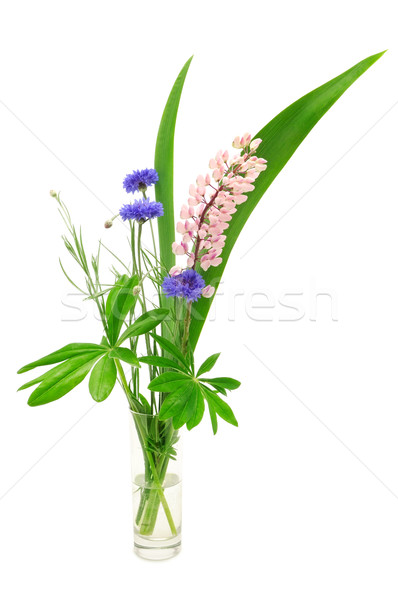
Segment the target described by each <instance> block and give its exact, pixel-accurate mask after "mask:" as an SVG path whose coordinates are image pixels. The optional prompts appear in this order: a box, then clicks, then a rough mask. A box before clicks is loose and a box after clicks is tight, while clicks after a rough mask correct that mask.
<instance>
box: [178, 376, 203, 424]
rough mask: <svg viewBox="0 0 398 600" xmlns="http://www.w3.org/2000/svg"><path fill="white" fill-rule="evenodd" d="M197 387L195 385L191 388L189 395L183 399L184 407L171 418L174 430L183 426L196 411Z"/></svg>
mask: <svg viewBox="0 0 398 600" xmlns="http://www.w3.org/2000/svg"><path fill="white" fill-rule="evenodd" d="M197 387H198V386H197V385H196V384H195V385H192V386H191V388H190V390H189V393H188V394H187V396H186V398H185V403H184V406H183V407H182V408H181V410H180V411H179V412H178V414H176V415H174V417H173V427H174V429H179V428H180V427H182V426H183V425H185V423H186V422H187V421H189V420H190V419H191V417H192V416H193V415H194V413H195V411H196V388H197Z"/></svg>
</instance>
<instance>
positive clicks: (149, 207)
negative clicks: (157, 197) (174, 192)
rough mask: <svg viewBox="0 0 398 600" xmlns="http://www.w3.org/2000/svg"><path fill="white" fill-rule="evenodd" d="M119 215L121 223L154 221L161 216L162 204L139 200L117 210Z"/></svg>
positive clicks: (147, 199) (144, 199) (145, 199)
mask: <svg viewBox="0 0 398 600" xmlns="http://www.w3.org/2000/svg"><path fill="white" fill-rule="evenodd" d="M119 215H120V216H121V217H122V219H123V221H127V220H131V219H133V220H134V221H139V222H141V223H144V221H148V219H155V218H156V217H162V216H163V204H162V203H161V202H151V201H150V199H149V198H139V199H138V200H134V202H133V203H132V204H124V205H123V206H122V208H121V209H120V210H119Z"/></svg>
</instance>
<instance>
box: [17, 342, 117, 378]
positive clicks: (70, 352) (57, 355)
mask: <svg viewBox="0 0 398 600" xmlns="http://www.w3.org/2000/svg"><path fill="white" fill-rule="evenodd" d="M104 351H105V348H103V347H102V346H99V345H98V344H68V345H67V346H64V347H63V348H60V349H59V350H56V351H55V352H51V354H47V356H43V358H39V360H35V361H34V362H31V363H29V364H27V365H25V366H24V367H22V368H21V369H19V371H18V373H26V371H30V370H31V369H34V368H35V367H42V366H45V365H53V364H54V363H59V362H62V361H63V360H66V359H68V358H72V357H73V356H80V355H81V354H89V353H90V352H95V353H96V354H98V353H99V352H104Z"/></svg>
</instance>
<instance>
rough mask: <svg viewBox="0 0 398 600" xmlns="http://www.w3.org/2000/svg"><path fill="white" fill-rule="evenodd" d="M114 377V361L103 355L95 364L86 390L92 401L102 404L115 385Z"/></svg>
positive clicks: (115, 373) (115, 372)
mask: <svg viewBox="0 0 398 600" xmlns="http://www.w3.org/2000/svg"><path fill="white" fill-rule="evenodd" d="M116 375H117V371H116V365H115V361H114V360H112V358H109V356H108V355H105V356H104V357H103V358H101V360H99V361H98V362H97V364H96V365H95V367H94V369H93V370H92V372H91V375H90V380H89V383H88V389H89V390H90V394H91V396H92V398H93V400H95V401H96V402H102V401H103V400H105V399H106V398H107V397H108V396H109V394H110V393H111V391H112V390H113V388H114V385H115V383H116Z"/></svg>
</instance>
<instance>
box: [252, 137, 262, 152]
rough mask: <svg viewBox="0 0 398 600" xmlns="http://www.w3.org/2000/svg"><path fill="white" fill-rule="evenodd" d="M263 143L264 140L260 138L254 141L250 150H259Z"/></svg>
mask: <svg viewBox="0 0 398 600" xmlns="http://www.w3.org/2000/svg"><path fill="white" fill-rule="evenodd" d="M261 142H262V140H260V138H256V139H255V140H252V141H251V142H250V150H257V148H258V147H259V145H260V144H261Z"/></svg>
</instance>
